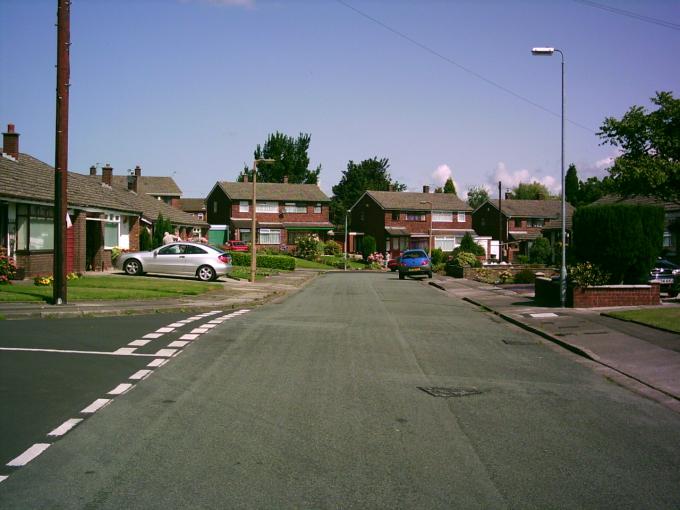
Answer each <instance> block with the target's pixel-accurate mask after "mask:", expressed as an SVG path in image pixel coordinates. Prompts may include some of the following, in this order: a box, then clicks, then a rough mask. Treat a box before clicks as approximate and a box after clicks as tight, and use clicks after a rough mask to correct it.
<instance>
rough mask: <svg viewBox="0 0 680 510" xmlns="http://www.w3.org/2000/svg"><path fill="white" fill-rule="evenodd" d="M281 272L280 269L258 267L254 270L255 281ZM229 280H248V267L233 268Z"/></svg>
mask: <svg viewBox="0 0 680 510" xmlns="http://www.w3.org/2000/svg"><path fill="white" fill-rule="evenodd" d="M279 272H281V270H280V269H267V268H266V267H258V268H257V269H256V270H255V280H256V281H257V280H261V279H262V278H266V277H267V276H271V275H273V274H277V273H279ZM229 277H230V278H236V279H237V280H250V266H247V267H246V266H233V267H232V268H231V272H230V273H229Z"/></svg>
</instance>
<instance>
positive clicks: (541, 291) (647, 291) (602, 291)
mask: <svg viewBox="0 0 680 510" xmlns="http://www.w3.org/2000/svg"><path fill="white" fill-rule="evenodd" d="M659 292H660V285H659V284H656V283H652V284H649V285H601V286H598V287H588V288H586V289H581V288H576V289H574V288H572V287H568V288H567V306H570V307H573V308H598V307H608V306H648V305H658V304H660V303H661V299H660V297H659ZM534 300H535V301H536V303H537V304H539V305H541V306H559V304H560V283H559V281H552V280H551V279H550V278H536V282H535V285H534Z"/></svg>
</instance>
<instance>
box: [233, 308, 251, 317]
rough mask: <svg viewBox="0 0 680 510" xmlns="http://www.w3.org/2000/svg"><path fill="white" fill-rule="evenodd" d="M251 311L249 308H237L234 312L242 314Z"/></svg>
mask: <svg viewBox="0 0 680 510" xmlns="http://www.w3.org/2000/svg"><path fill="white" fill-rule="evenodd" d="M249 311H250V310H248V309H247V308H244V309H243V310H236V311H235V312H234V313H237V314H239V315H240V314H242V313H248V312H249Z"/></svg>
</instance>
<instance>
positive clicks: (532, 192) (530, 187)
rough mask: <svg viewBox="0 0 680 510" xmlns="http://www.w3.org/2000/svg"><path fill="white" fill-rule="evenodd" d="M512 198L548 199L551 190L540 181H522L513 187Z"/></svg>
mask: <svg viewBox="0 0 680 510" xmlns="http://www.w3.org/2000/svg"><path fill="white" fill-rule="evenodd" d="M511 198H513V199H515V200H548V199H549V198H550V192H549V191H548V188H546V187H545V186H544V185H543V184H541V183H540V182H536V181H534V182H532V183H524V182H520V183H519V184H518V185H517V186H515V187H514V188H513V189H512V192H511Z"/></svg>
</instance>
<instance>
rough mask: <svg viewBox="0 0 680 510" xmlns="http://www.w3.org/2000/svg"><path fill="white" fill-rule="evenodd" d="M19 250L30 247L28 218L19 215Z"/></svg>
mask: <svg viewBox="0 0 680 510" xmlns="http://www.w3.org/2000/svg"><path fill="white" fill-rule="evenodd" d="M16 249H17V250H27V249H28V218H27V217H26V216H17V248H16Z"/></svg>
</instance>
